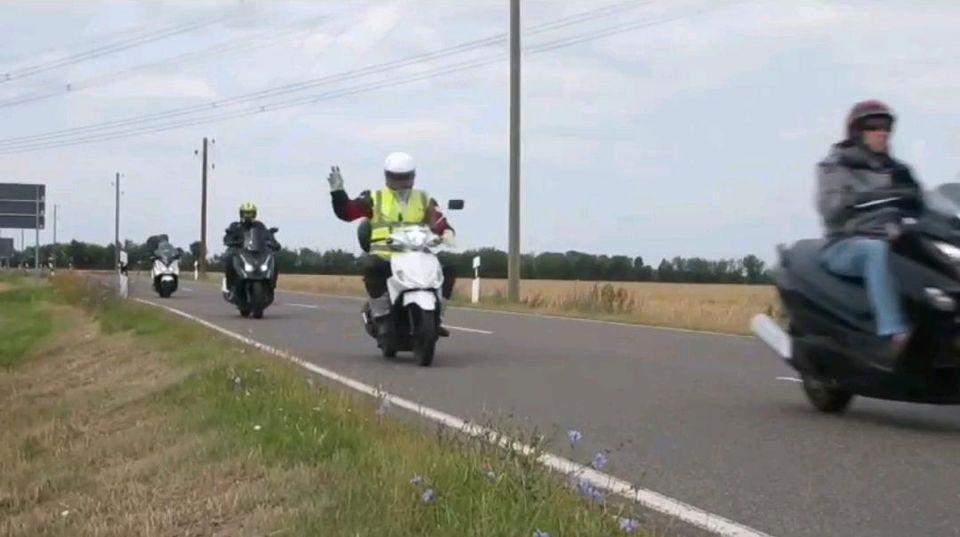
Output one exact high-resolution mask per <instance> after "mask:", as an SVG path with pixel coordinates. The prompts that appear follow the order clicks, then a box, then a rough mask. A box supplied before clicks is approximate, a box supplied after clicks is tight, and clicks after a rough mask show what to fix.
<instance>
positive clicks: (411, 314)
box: [363, 200, 463, 367]
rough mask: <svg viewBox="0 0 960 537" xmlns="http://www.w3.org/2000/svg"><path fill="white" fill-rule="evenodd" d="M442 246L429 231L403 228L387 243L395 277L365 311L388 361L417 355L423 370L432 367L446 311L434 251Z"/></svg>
mask: <svg viewBox="0 0 960 537" xmlns="http://www.w3.org/2000/svg"><path fill="white" fill-rule="evenodd" d="M462 207H463V201H462V200H451V202H450V205H449V208H450V209H451V210H458V209H460V208H462ZM441 243H442V239H441V237H440V236H438V235H437V234H435V233H433V232H432V231H431V230H430V228H429V227H428V226H425V225H410V226H404V227H401V228H398V229H397V230H396V231H394V233H393V234H392V235H391V236H390V238H389V239H387V244H388V245H389V246H390V248H391V249H393V250H394V251H395V252H396V253H394V254H393V255H392V256H391V257H390V268H391V272H392V275H391V276H390V278H388V279H387V293H386V295H385V296H384V297H381V298H380V299H373V300H368V301H367V302H366V303H365V305H364V308H363V323H364V328H365V329H366V331H367V334H368V335H370V337H372V338H374V339H376V340H377V343H378V345H379V347H380V351H381V353H382V354H383V356H384V357H386V358H392V357H394V356H396V355H397V352H398V351H413V356H414V358H415V359H416V361H417V362H418V363H419V364H420V365H421V366H425V367H426V366H429V365H430V364H432V363H433V356H434V352H435V350H436V345H437V339H438V338H439V335H438V328H439V326H440V320H441V317H442V315H443V313H444V309H445V308H444V300H443V299H442V296H443V295H442V291H441V290H442V288H443V269H442V267H441V266H440V261H439V260H438V259H437V255H436V254H435V253H434V252H433V251H432V249H433V248H435V247H436V246H439V245H440V244H441ZM384 314H385V315H384ZM384 316H385V317H386V319H384V320H385V321H386V323H388V326H389V327H390V329H389V330H388V332H387V333H386V334H379V333H378V321H379V320H381V319H382V318H383V317H384Z"/></svg>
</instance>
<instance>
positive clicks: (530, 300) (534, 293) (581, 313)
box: [279, 274, 777, 334]
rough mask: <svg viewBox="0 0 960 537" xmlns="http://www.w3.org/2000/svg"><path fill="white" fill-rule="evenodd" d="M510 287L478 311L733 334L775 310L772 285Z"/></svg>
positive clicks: (321, 281)
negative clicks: (514, 290) (515, 293)
mask: <svg viewBox="0 0 960 537" xmlns="http://www.w3.org/2000/svg"><path fill="white" fill-rule="evenodd" d="M279 285H280V287H281V288H283V289H288V290H292V291H306V292H315V293H329V294H340V295H353V296H359V295H362V294H363V293H364V290H363V282H362V281H361V279H360V278H359V277H355V276H317V275H301V274H283V275H281V276H280V283H279ZM506 287H507V284H506V281H505V280H489V279H488V280H482V281H481V286H480V288H481V300H480V304H479V307H481V308H483V307H487V308H498V309H509V310H514V311H523V312H531V313H547V314H554V315H570V316H578V317H590V318H595V319H605V320H615V321H623V322H631V323H637V324H646V325H653V326H668V327H673V328H687V329H693V330H708V331H715V332H725V333H732V334H746V333H749V323H750V318H751V317H752V316H753V315H755V314H757V313H761V312H765V313H770V312H774V311H776V308H777V297H776V291H775V290H774V289H773V287H770V286H749V285H714V284H673V283H645V282H644V283H640V282H575V281H557V280H525V281H523V282H521V285H520V292H521V297H522V304H519V305H512V304H509V303H507V301H506V300H505V296H506ZM456 296H457V297H459V298H460V299H461V300H460V301H459V302H461V304H463V302H464V300H466V299H468V298H469V296H470V280H469V279H461V280H459V281H458V282H457V292H456ZM463 305H467V304H463Z"/></svg>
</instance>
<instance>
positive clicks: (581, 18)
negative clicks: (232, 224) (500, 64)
mask: <svg viewBox="0 0 960 537" xmlns="http://www.w3.org/2000/svg"><path fill="white" fill-rule="evenodd" d="M649 3H651V1H647V2H621V3H619V4H615V5H613V6H605V7H603V8H598V9H594V10H590V11H587V12H583V13H580V14H576V15H571V16H568V17H564V18H561V19H558V20H555V21H551V22H548V23H544V24H540V25H537V26H535V27H533V28H531V29H530V31H529V32H528V35H538V34H540V33H544V32H547V31H552V30H554V29H557V28H559V27H563V26H566V25H569V24H571V23H574V22H585V21H587V20H592V19H594V18H597V17H599V16H609V15H613V14H618V13H620V12H625V11H626V9H624V8H625V7H629V8H630V9H634V8H636V7H640V6H641V5H645V4H649ZM624 4H628V6H624ZM615 7H619V9H620V10H614V9H613V8H615ZM508 37H509V35H508V34H507V33H501V34H496V35H492V36H489V37H485V38H482V39H476V40H473V41H468V42H465V43H460V44H458V45H453V46H450V47H446V48H443V49H439V50H435V51H431V52H426V53H420V54H416V55H413V56H409V57H407V58H403V59H400V60H393V61H389V62H383V63H379V64H374V65H369V66H366V67H362V68H358V69H351V70H348V71H345V72H341V73H337V74H334V75H327V76H323V77H319V78H315V79H311V80H306V81H302V82H296V83H291V84H284V85H281V86H277V87H273V88H268V89H264V90H259V91H254V92H251V93H246V94H243V95H239V96H236V97H232V98H229V99H221V100H217V101H212V102H208V103H204V104H200V105H191V106H186V107H181V108H175V109H171V110H166V111H162V112H154V113H151V114H145V115H140V116H135V117H130V118H126V119H120V120H113V121H107V122H103V123H97V124H93V125H86V126H82V127H73V128H70V129H62V130H58V131H50V132H46V133H40V134H35V135H30V136H23V137H17V138H7V139H0V149H2V148H5V147H7V146H9V145H16V144H21V143H26V142H33V141H36V142H39V141H42V140H50V139H55V138H65V137H73V136H75V135H79V134H91V133H94V132H96V131H100V130H110V129H114V128H117V127H124V126H127V125H141V124H142V123H144V122H146V121H156V120H161V119H167V118H172V117H178V116H184V115H189V114H194V113H201V112H206V111H210V110H212V109H218V108H223V107H227V106H232V105H236V104H242V103H245V102H250V101H255V100H259V99H264V98H269V97H277V96H282V95H286V94H290V93H295V92H299V91H303V90H306V89H312V88H315V87H318V86H323V85H328V84H331V83H335V82H342V81H345V80H352V79H355V78H360V77H364V76H367V75H370V74H376V73H382V72H386V71H392V70H396V69H400V68H403V67H407V66H410V65H414V64H417V63H421V62H423V61H426V60H435V59H439V58H444V57H447V56H452V55H457V54H462V53H465V52H469V51H472V50H479V49H482V48H485V47H488V46H491V45H494V44H497V43H499V42H503V41H506V39H507V38H508Z"/></svg>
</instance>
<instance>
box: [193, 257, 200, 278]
mask: <svg viewBox="0 0 960 537" xmlns="http://www.w3.org/2000/svg"><path fill="white" fill-rule="evenodd" d="M193 279H194V280H199V279H200V260H199V259H198V260H196V261H194V262H193Z"/></svg>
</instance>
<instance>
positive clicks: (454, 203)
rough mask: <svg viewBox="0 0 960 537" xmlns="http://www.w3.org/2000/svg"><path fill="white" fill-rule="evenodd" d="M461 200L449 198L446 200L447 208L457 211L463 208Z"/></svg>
mask: <svg viewBox="0 0 960 537" xmlns="http://www.w3.org/2000/svg"><path fill="white" fill-rule="evenodd" d="M463 205H464V204H463V200H450V201H448V202H447V209H450V210H451V211H459V210H461V209H463Z"/></svg>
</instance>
